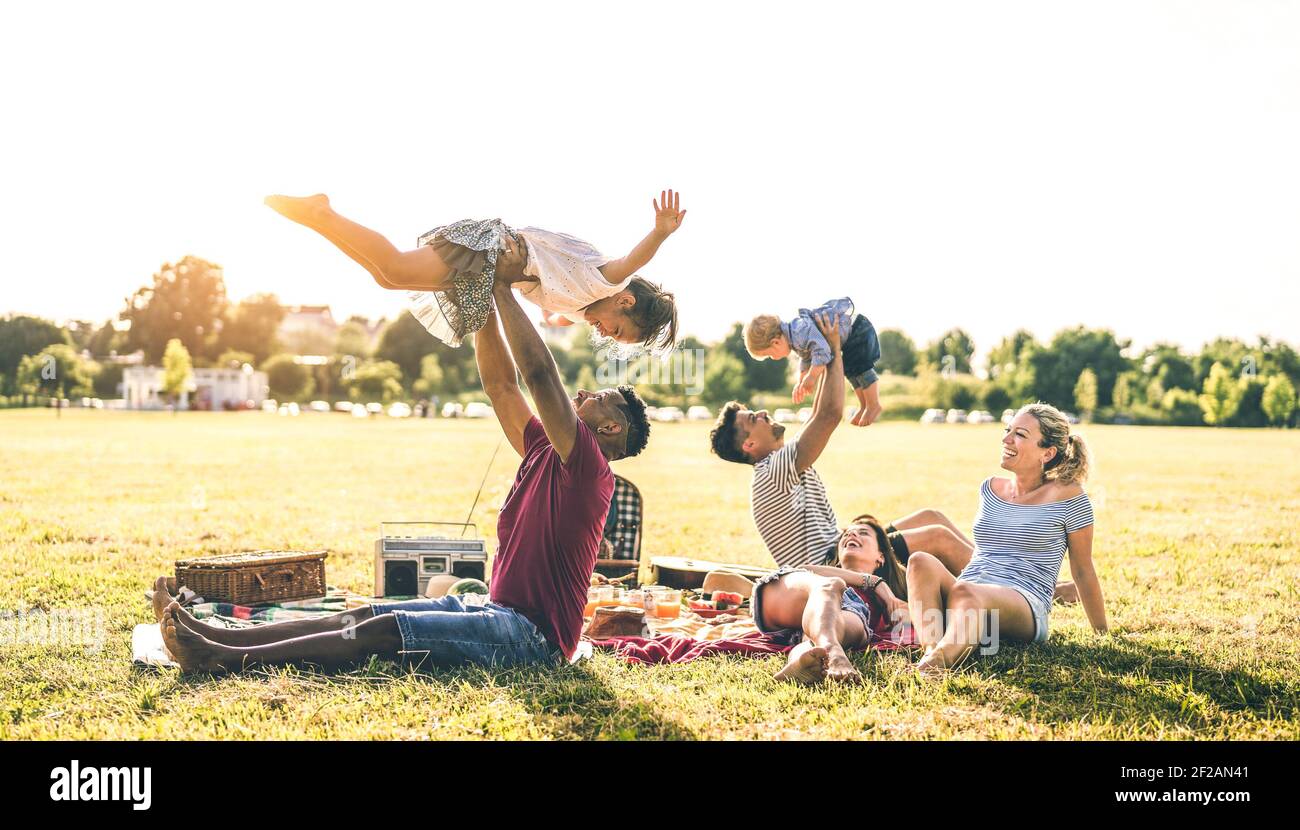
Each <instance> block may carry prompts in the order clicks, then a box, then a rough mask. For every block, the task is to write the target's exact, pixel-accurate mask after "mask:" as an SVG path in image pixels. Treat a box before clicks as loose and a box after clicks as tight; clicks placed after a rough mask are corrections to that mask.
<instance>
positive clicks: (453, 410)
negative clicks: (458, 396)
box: [442, 401, 465, 418]
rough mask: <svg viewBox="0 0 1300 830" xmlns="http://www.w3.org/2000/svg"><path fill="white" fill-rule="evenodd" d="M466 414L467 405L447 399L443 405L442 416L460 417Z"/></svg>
mask: <svg viewBox="0 0 1300 830" xmlns="http://www.w3.org/2000/svg"><path fill="white" fill-rule="evenodd" d="M464 414H465V407H463V406H461V405H460V404H458V403H456V402H455V401H447V402H446V403H445V404H443V405H442V417H444V418H459V417H461V416H462V415H464Z"/></svg>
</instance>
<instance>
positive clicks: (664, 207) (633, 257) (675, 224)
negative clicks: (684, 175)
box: [600, 190, 686, 285]
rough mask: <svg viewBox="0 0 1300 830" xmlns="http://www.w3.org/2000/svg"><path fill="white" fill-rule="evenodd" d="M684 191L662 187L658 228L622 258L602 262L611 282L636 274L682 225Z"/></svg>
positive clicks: (602, 268)
mask: <svg viewBox="0 0 1300 830" xmlns="http://www.w3.org/2000/svg"><path fill="white" fill-rule="evenodd" d="M681 206H682V194H680V193H674V192H673V191H671V190H665V191H660V193H659V198H658V199H655V200H654V208H655V229H654V230H652V231H650V233H649V234H648V235H647V236H646V238H645V239H642V240H641V241H640V242H638V243H637V245H636V247H635V248H633V249H632V252H631V253H629V254H628V255H627V256H625V257H623V258H621V259H611V260H610V261H609V262H606V263H605V264H604V265H602V266H600V273H601V274H603V275H604V277H605V281H606V282H608V283H609V284H610V285H618V284H619V283H620V282H622V281H623V280H625V279H627V278H628V277H630V276H632V275H633V274H635V273H636V272H637V271H638V270H640V269H641V268H644V267H645V265H646V263H647V262H649V261H650V260H651V259H653V258H654V255H655V253H656V252H657V251H658V250H659V246H660V245H662V244H663V242H664V240H665V239H667V238H668V237H669V236H671V235H672V233H673V232H674V231H676V230H677V229H678V228H680V227H681V226H682V220H683V219H685V218H686V211H684V210H681V209H680V208H681Z"/></svg>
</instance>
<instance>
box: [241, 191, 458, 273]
mask: <svg viewBox="0 0 1300 830" xmlns="http://www.w3.org/2000/svg"><path fill="white" fill-rule="evenodd" d="M265 201H266V204H267V205H268V206H269V207H270V208H272V209H273V210H275V211H276V212H277V213H280V214H282V215H283V216H285V217H287V218H289V219H292V220H293V221H295V222H297V223H298V224H300V225H305V226H306V227H309V228H311V229H312V230H314V231H316V232H317V233H319V234H320V235H321V236H323V237H325V238H326V239H328V240H329V241H330V242H333V243H334V245H335V247H337V248H338V249H339V250H340V251H342V252H343V253H345V254H347V255H348V256H349V257H351V258H352V259H353V260H354V261H355V262H357V263H358V264H359V265H361V267H363V268H365V269H366V270H367V271H369V272H370V275H371V276H372V277H374V278H375V282H377V283H379V284H380V285H381V286H383V287H384V288H389V289H394V290H410V289H416V290H421V291H436V290H442V289H445V288H447V287H448V284H449V283H448V280H449V278H450V276H451V269H450V268H449V267H448V266H447V263H445V262H443V261H442V257H440V256H438V254H437V253H436V252H435V251H434V250H433V248H430V247H428V246H421V247H419V248H416V249H415V250H414V251H401V250H398V249H397V247H396V246H394V245H393V243H391V242H389V241H388V240H387V239H385V238H384V237H383V236H382V235H381V234H379V233H377V232H375V231H372V230H371V229H370V228H367V227H365V226H364V225H359V224H357V223H356V222H353V221H352V220H350V219H346V218H344V217H342V216H340V215H339V214H338V213H336V212H335V211H334V209H333V208H332V207H330V202H329V199H328V198H326V197H325V196H324V195H323V194H320V193H318V194H316V195H315V196H267V197H266V200H265Z"/></svg>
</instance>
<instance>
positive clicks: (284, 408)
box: [279, 401, 302, 418]
mask: <svg viewBox="0 0 1300 830" xmlns="http://www.w3.org/2000/svg"><path fill="white" fill-rule="evenodd" d="M300 411H302V410H300V409H299V408H298V404H296V403H293V402H292V401H290V402H289V403H282V404H280V409H279V412H280V414H281V415H283V416H285V417H293V418H297V417H298V413H299V412H300Z"/></svg>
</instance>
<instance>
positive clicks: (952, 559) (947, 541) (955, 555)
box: [895, 525, 975, 576]
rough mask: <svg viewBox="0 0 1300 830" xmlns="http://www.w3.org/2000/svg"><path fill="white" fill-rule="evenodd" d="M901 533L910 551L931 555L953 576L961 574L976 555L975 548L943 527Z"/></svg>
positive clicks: (932, 526)
mask: <svg viewBox="0 0 1300 830" xmlns="http://www.w3.org/2000/svg"><path fill="white" fill-rule="evenodd" d="M895 527H897V525H895ZM899 532H900V533H901V534H902V536H903V541H904V542H906V543H907V549H908V550H909V551H912V552H916V551H925V552H926V553H928V554H931V555H932V556H934V557H935V558H937V559H938V560H939V561H940V562H942V563H943V565H944V567H945V568H947V569H948V571H949V572H950V573H952V575H953V576H956V575H958V574H960V573H961V571H962V568H964V567H966V564H967V563H968V562H970V558H971V555H972V554H974V553H975V549H974V548H972V547H971V546H970V545H968V544H966V543H965V542H964V541H962V539H961V537H960V536H958V535H957V534H956V533H953V532H952V531H951V530H949V529H948V528H947V527H944V526H943V525H927V526H925V527H918V528H914V529H911V530H903V531H899Z"/></svg>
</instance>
